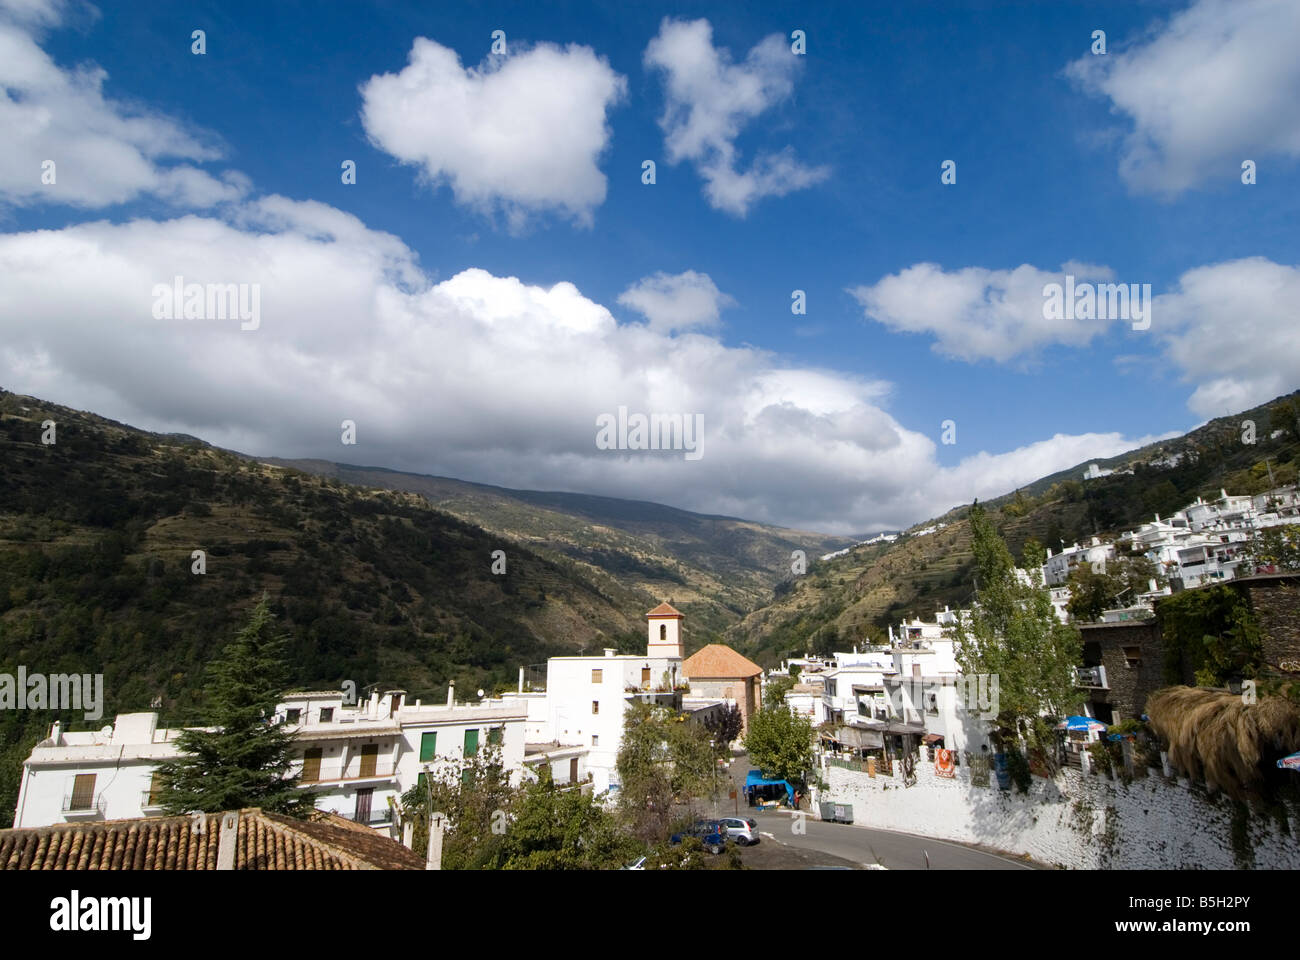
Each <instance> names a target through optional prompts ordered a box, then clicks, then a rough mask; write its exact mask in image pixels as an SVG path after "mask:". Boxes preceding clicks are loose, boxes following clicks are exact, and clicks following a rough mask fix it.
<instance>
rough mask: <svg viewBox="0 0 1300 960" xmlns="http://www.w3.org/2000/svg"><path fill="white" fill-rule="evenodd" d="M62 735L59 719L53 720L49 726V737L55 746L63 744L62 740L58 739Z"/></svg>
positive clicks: (61, 725)
mask: <svg viewBox="0 0 1300 960" xmlns="http://www.w3.org/2000/svg"><path fill="white" fill-rule="evenodd" d="M62 736H63V724H62V723H61V722H60V721H58V720H55V721H54V725H53V726H52V727H50V739H51V740H53V741H54V745H55V746H56V747H61V746H63V743H62V741H60V739H59V738H60V737H62Z"/></svg>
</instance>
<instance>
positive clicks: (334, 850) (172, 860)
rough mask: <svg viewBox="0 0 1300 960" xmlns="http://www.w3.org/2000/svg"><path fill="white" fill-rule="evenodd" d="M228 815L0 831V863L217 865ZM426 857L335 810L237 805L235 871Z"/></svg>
mask: <svg viewBox="0 0 1300 960" xmlns="http://www.w3.org/2000/svg"><path fill="white" fill-rule="evenodd" d="M222 816H224V814H220V813H210V814H207V815H206V817H205V822H204V829H203V832H202V834H199V833H198V832H197V831H195V829H194V827H195V823H194V819H193V818H192V817H149V818H144V819H136V820H109V821H107V822H104V823H59V824H54V825H53V826H48V827H35V828H27V829H21V830H0V870H215V869H216V868H217V850H218V847H219V844H220V837H221V818H222ZM423 867H424V860H423V859H422V858H421V857H420V856H418V855H417V854H415V853H413V852H412V851H410V850H408V849H407V848H406V847H404V846H402V845H401V844H400V843H397V842H396V841H394V840H390V839H388V838H387V837H385V836H383V835H381V834H379V833H377V832H375V831H374V830H372V829H370V828H369V827H363V826H361V825H360V824H353V823H351V822H350V821H346V820H343V819H342V818H341V817H337V816H334V815H332V814H327V815H321V816H318V817H316V818H315V819H312V820H293V819H291V818H289V817H282V816H278V815H276V814H273V813H266V812H264V811H262V810H259V809H256V808H253V809H248V810H241V811H239V827H238V830H237V832H236V834H235V869H236V870H420V869H423Z"/></svg>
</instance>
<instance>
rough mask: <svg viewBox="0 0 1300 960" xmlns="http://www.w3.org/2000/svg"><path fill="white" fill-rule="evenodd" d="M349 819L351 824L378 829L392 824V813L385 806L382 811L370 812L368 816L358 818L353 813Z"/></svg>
mask: <svg viewBox="0 0 1300 960" xmlns="http://www.w3.org/2000/svg"><path fill="white" fill-rule="evenodd" d="M351 819H352V822H353V823H360V824H364V825H365V826H367V827H379V826H383V825H384V824H385V823H391V822H392V819H393V811H392V810H390V809H389V808H388V806H387V805H385V806H384V808H383V809H382V810H371V811H370V813H369V814H364V815H360V816H358V815H357V814H355V813H354V814H353V815H352V817H351Z"/></svg>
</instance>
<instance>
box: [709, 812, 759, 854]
mask: <svg viewBox="0 0 1300 960" xmlns="http://www.w3.org/2000/svg"><path fill="white" fill-rule="evenodd" d="M718 822H719V823H721V824H722V826H723V828H724V829H725V830H726V831H727V837H728V839H731V840H735V841H736V842H737V843H738V844H740V845H741V846H742V847H752V846H753V845H754V844H756V843H758V821H756V820H754V819H753V818H751V817H723V818H722V819H721V820H720V821H718Z"/></svg>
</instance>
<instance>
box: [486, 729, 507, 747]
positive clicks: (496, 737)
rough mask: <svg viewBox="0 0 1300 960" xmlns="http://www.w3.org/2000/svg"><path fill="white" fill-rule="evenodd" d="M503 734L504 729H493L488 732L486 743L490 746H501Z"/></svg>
mask: <svg viewBox="0 0 1300 960" xmlns="http://www.w3.org/2000/svg"><path fill="white" fill-rule="evenodd" d="M504 732H505V728H504V727H493V728H492V729H490V730H489V731H488V743H489V744H490V745H491V746H494V747H499V746H501V735H502V734H503V733H504Z"/></svg>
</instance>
